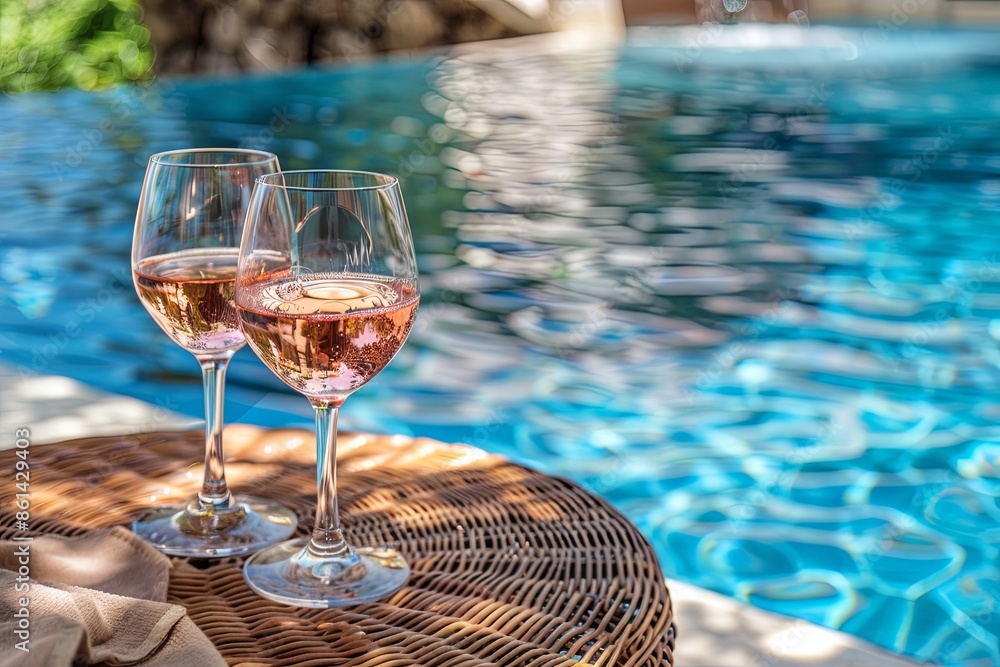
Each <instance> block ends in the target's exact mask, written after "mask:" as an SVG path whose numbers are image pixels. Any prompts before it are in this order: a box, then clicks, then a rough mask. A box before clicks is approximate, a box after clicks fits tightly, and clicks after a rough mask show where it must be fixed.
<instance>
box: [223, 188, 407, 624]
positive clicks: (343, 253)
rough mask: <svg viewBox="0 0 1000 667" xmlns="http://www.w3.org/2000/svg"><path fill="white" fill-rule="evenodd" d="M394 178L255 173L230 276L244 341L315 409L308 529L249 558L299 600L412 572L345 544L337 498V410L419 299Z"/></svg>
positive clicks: (387, 352) (346, 593) (257, 581)
mask: <svg viewBox="0 0 1000 667" xmlns="http://www.w3.org/2000/svg"><path fill="white" fill-rule="evenodd" d="M419 299H420V296H419V290H418V286H417V268H416V259H415V257H414V252H413V241H412V239H411V237H410V228H409V223H408V222H407V219H406V211H405V209H404V206H403V199H402V196H401V195H400V191H399V184H398V182H397V181H396V179H395V178H392V177H390V176H383V175H380V174H372V173H366V172H343V171H301V172H283V173H278V174H271V175H268V176H262V177H260V178H258V179H257V186H256V188H255V190H254V195H253V200H252V201H251V204H250V208H249V211H248V213H247V226H246V230H245V231H244V233H243V242H242V244H241V246H240V260H239V270H238V272H237V277H236V306H237V309H238V310H239V314H240V320H241V324H242V327H243V332H244V334H245V335H246V338H247V342H248V343H249V344H250V347H251V349H253V351H254V352H256V353H257V356H259V357H260V358H261V360H262V361H263V362H264V364H265V365H267V367H268V368H270V369H271V370H272V371H273V372H274V374H275V375H277V376H278V377H279V378H281V380H283V381H284V382H285V383H286V384H288V386H290V387H292V388H293V389H295V390H296V391H298V392H300V393H302V394H304V395H305V396H306V397H307V398H308V399H309V401H310V402H311V403H312V405H313V407H314V408H315V410H316V460H317V465H318V474H317V478H318V486H319V492H318V507H317V512H316V524H315V526H314V527H313V531H312V535H311V536H310V537H309V538H303V539H298V540H291V541H289V542H284V543H282V544H278V545H275V546H273V547H270V548H268V549H265V550H264V551H261V552H260V553H258V554H256V555H254V556H253V557H252V558H250V559H249V560H248V561H247V563H246V565H245V567H244V570H243V575H244V577H245V578H246V580H247V583H248V584H249V585H250V587H251V588H253V590H255V591H257V592H258V593H260V594H261V595H263V596H264V597H267V598H270V599H272V600H277V601H279V602H284V603H286V604H294V605H300V606H305V607H341V606H347V605H351V604H358V603H361V602H368V601H372V600H377V599H379V598H381V597H384V596H385V595H388V594H390V593H392V592H394V591H396V590H398V589H399V588H400V587H402V586H403V585H404V584H405V583H406V580H407V578H408V577H409V572H410V570H409V567H408V566H407V564H406V561H405V560H404V559H403V557H402V556H401V555H400V554H399V553H397V552H396V551H395V550H393V549H391V548H389V547H386V546H377V547H363V548H362V547H358V548H355V547H352V546H351V545H350V544H348V543H347V541H346V540H345V539H344V535H343V533H342V531H341V527H340V518H339V516H338V508H337V474H336V442H337V414H338V411H339V409H340V406H341V405H342V404H343V402H344V400H345V399H346V398H347V397H348V396H349V395H350V394H351V393H352V392H353V391H355V390H356V389H358V388H359V387H361V386H362V385H364V384H365V383H366V382H368V381H369V380H370V379H372V378H373V377H374V376H375V375H376V374H377V373H378V372H379V371H381V370H382V369H383V368H385V366H386V365H387V364H388V363H389V361H390V360H391V359H392V358H393V356H394V355H395V354H396V352H398V351H399V349H400V347H402V345H403V342H404V341H405V340H406V337H407V335H408V334H409V332H410V329H411V327H412V326H413V320H414V317H415V316H416V312H417V305H418V303H419Z"/></svg>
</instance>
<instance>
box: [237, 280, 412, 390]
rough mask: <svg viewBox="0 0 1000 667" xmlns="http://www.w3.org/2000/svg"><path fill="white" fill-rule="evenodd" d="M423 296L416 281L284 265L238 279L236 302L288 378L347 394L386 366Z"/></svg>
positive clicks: (250, 331)
mask: <svg viewBox="0 0 1000 667" xmlns="http://www.w3.org/2000/svg"><path fill="white" fill-rule="evenodd" d="M419 301H420V296H419V295H418V294H417V289H416V285H415V283H414V282H413V281H401V280H392V279H389V278H383V277H380V276H367V275H357V274H343V273H316V274H307V275H304V276H300V277H299V278H290V277H289V276H288V275H287V272H281V273H280V274H279V275H278V276H277V277H275V275H274V274H270V275H267V274H265V275H264V276H262V277H261V278H260V279H259V280H258V281H256V282H253V283H251V284H249V285H247V286H246V287H243V286H242V284H241V287H240V292H239V300H238V303H239V311H240V318H241V320H242V322H243V333H244V334H245V335H246V338H247V342H248V343H250V347H252V348H253V349H254V352H256V353H257V356H259V357H260V358H261V360H262V361H263V362H264V363H265V364H266V365H267V366H268V367H269V368H270V369H271V370H272V371H273V372H274V373H275V374H276V375H277V376H278V377H279V378H281V379H282V380H283V381H284V382H285V383H286V384H287V385H288V386H290V387H292V388H293V389H295V390H296V391H299V392H301V393H303V394H305V395H306V396H308V397H309V398H311V399H317V400H324V399H331V398H338V397H341V398H342V397H345V396H346V395H347V394H348V393H350V392H351V391H353V390H355V389H357V388H358V387H360V386H361V385H363V384H365V383H366V382H368V381H369V380H371V379H372V378H373V377H375V375H376V374H377V373H378V372H379V371H381V370H382V369H383V368H385V366H386V364H388V363H389V361H390V360H391V359H392V358H393V357H394V356H395V354H396V352H398V351H399V348H400V347H402V346H403V341H405V340H406V336H407V335H408V334H409V333H410V328H411V327H412V326H413V319H414V318H415V317H416V314H417V305H418V303H419Z"/></svg>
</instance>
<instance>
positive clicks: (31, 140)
mask: <svg viewBox="0 0 1000 667" xmlns="http://www.w3.org/2000/svg"><path fill="white" fill-rule="evenodd" d="M0 117H2V118H3V119H4V120H3V122H2V124H0V182H2V183H3V184H4V194H5V197H4V208H3V213H2V218H0V220H2V222H0V278H2V283H0V300H2V303H3V308H2V311H0V313H2V314H0V350H2V351H0V360H3V361H4V362H6V363H8V364H12V365H15V366H17V367H19V368H20V369H21V370H22V372H24V373H29V374H30V373H58V374H64V375H69V376H72V377H74V378H77V379H80V380H82V381H84V382H89V383H91V384H94V385H97V386H100V387H103V388H106V389H109V390H112V391H116V392H121V393H125V394H130V395H133V396H136V397H139V398H142V399H145V400H148V401H153V402H155V403H158V404H160V405H163V406H164V407H168V408H171V409H174V410H179V411H181V412H185V413H188V414H191V415H200V413H201V396H200V387H199V381H198V377H197V368H196V365H195V363H194V362H193V360H192V359H191V357H190V356H189V355H188V354H187V353H186V352H184V351H182V350H180V349H179V348H177V347H176V346H175V345H173V344H172V343H171V342H170V341H169V340H168V339H167V338H166V336H165V335H163V334H162V333H161V332H160V331H159V329H157V327H156V325H155V324H154V323H153V322H152V320H151V319H150V318H149V317H148V316H147V315H146V313H145V312H144V311H143V309H142V308H141V306H140V305H139V304H138V302H137V300H136V298H135V295H134V292H133V290H132V287H131V284H130V278H129V271H128V253H129V247H130V243H131V225H132V219H133V216H134V209H135V204H136V199H137V195H138V189H139V184H140V182H141V179H142V173H143V167H144V162H145V158H146V156H147V155H148V154H149V153H151V152H154V151H158V150H163V149H169V148H179V147H184V146H188V145H203V146H211V145H240V144H243V145H252V146H260V147H265V148H268V149H270V150H273V151H275V152H277V153H278V154H279V156H280V158H281V161H282V164H283V166H284V167H286V168H303V167H310V166H338V167H347V168H365V169H372V170H384V171H390V172H395V173H399V174H401V175H403V176H404V180H405V195H406V199H407V204H408V208H409V211H410V219H411V221H412V223H413V225H414V231H415V234H416V242H417V247H418V251H419V254H420V265H421V270H422V288H423V294H424V302H423V303H424V305H423V306H422V309H421V312H420V316H419V322H418V325H417V328H416V329H415V331H414V333H413V335H412V336H411V339H410V341H409V342H408V344H407V346H406V347H405V349H404V350H403V352H402V353H401V354H400V355H399V356H398V357H397V359H396V360H395V361H394V362H393V364H392V365H391V366H390V367H389V369H387V370H386V371H385V372H383V373H382V374H381V375H380V376H379V377H378V378H377V379H376V380H375V381H373V382H372V383H371V384H370V385H369V386H367V387H366V388H365V389H364V390H362V391H361V392H359V393H358V394H356V395H355V396H354V397H352V398H351V400H350V401H349V402H348V403H347V406H346V409H345V412H344V415H343V423H344V425H345V426H347V427H350V428H357V429H370V430H375V431H383V432H403V433H412V434H419V435H426V436H431V437H435V438H440V439H443V440H449V441H466V442H471V443H474V444H476V445H480V446H482V447H484V448H486V449H489V450H492V451H496V452H500V453H502V454H505V455H508V456H510V457H512V458H514V459H516V460H518V461H522V462H525V463H528V464H530V465H533V466H536V467H538V468H541V469H543V470H545V471H547V472H550V473H554V474H560V475H566V476H569V477H572V478H573V479H575V480H577V481H579V482H580V483H582V484H584V485H585V486H587V487H589V488H590V489H592V490H594V491H595V492H597V493H600V494H602V495H603V496H605V497H607V498H608V499H610V500H611V501H612V502H613V503H615V504H616V505H617V506H618V507H620V508H621V509H622V510H623V511H624V512H625V513H626V514H627V515H628V516H629V517H630V518H631V519H632V520H633V521H635V522H636V524H638V525H639V526H640V528H642V530H643V531H644V532H645V533H646V535H648V536H649V537H650V539H651V540H652V541H653V543H654V544H655V545H656V547H657V549H658V551H659V554H660V556H661V560H662V564H663V567H664V569H665V570H666V572H667V574H668V575H670V576H673V577H677V578H679V579H682V580H686V581H690V582H693V583H695V584H698V585H701V586H705V587H708V588H712V589H715V590H718V591H721V592H723V593H726V594H729V595H732V596H735V597H737V598H740V599H743V600H746V601H748V602H750V603H752V604H754V605H757V606H759V607H763V608H765V609H770V610H774V611H778V612H783V613H787V614H791V615H794V616H799V617H802V618H806V619H809V620H812V621H816V622H819V623H822V624H824V625H827V626H830V627H834V628H840V629H843V630H845V631H847V632H851V633H854V634H856V635H859V636H862V637H864V638H866V639H869V640H871V641H874V642H876V643H878V644H881V645H883V646H886V647H888V648H890V649H892V650H895V651H899V652H902V653H906V654H908V655H911V656H914V657H916V658H919V659H923V660H928V661H933V662H936V663H940V664H947V665H992V664H1000V659H998V655H1000V649H998V642H1000V639H998V637H1000V576H998V560H1000V558H998V548H1000V502H998V492H1000V405H998V403H997V401H996V399H995V397H996V396H997V393H998V390H1000V346H998V340H1000V38H998V37H997V36H996V35H995V34H987V33H962V32H921V31H911V32H906V31H897V32H890V31H887V30H867V31H862V30H838V29H832V28H813V29H812V30H811V31H810V32H808V33H804V32H798V31H796V30H778V29H772V28H760V27H752V26H744V27H742V28H732V29H726V30H723V29H721V28H719V29H707V30H705V31H702V32H684V31H672V32H667V31H658V30H646V31H640V32H635V33H633V34H632V35H630V37H629V40H628V43H627V44H625V45H624V46H622V47H616V48H603V47H602V48H586V49H584V48H571V47H567V46H566V45H565V44H562V45H560V46H559V47H558V48H556V47H555V46H549V43H548V42H544V41H543V42H531V41H529V42H523V43H519V44H515V45H513V46H511V45H502V44H498V45H495V46H490V47H482V48H479V49H468V48H466V49H464V50H456V51H454V52H448V53H444V54H441V55H439V56H434V57H431V56H428V57H424V58H420V59H417V60H398V61H386V62H377V63H373V64H366V65H360V66H350V67H344V68H339V69H329V70H314V71H308V72H293V73H289V74H278V75H268V76H254V77H246V78H242V79H239V80H198V81H188V80H175V81H167V82H161V83H159V84H157V85H155V86H154V87H152V88H150V89H148V90H145V91H137V90H132V89H119V90H114V91H111V92H109V93H106V94H101V95H90V94H84V93H79V92H73V91H64V92H60V93H57V94H46V95H25V96H19V97H8V98H2V99H0ZM227 417H228V419H229V421H246V422H252V423H263V424H271V425H274V424H286V423H302V424H308V420H309V415H308V406H307V404H306V402H305V401H304V399H301V398H300V397H297V396H293V395H290V394H289V393H288V392H287V391H286V389H285V388H284V386H283V385H281V384H279V383H278V381H277V380H275V379H274V377H273V376H272V375H271V374H270V373H269V372H268V371H267V370H266V369H264V368H263V366H262V365H261V364H260V363H259V362H258V361H257V360H256V358H255V357H254V356H253V355H252V354H251V353H250V352H248V351H244V352H241V353H240V354H239V355H237V357H236V359H235V360H234V363H233V367H232V371H231V375H230V382H229V402H228V405H227Z"/></svg>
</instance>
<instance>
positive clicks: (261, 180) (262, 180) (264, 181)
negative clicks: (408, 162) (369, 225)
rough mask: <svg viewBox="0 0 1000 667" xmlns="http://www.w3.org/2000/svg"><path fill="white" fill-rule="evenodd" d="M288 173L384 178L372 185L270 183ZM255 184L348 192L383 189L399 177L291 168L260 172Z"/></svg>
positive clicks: (356, 171)
mask: <svg viewBox="0 0 1000 667" xmlns="http://www.w3.org/2000/svg"><path fill="white" fill-rule="evenodd" d="M290 174H351V175H354V176H375V177H377V178H379V179H385V182H384V183H375V184H373V185H345V186H336V187H334V186H330V187H327V186H312V185H286V184H284V183H272V182H270V181H271V180H272V179H276V178H278V177H279V176H281V177H283V176H288V175H290ZM254 182H255V183H256V184H257V185H259V186H263V187H271V188H282V189H283V190H306V191H310V192H350V191H360V190H385V189H387V188H392V187H394V186H396V185H398V184H399V179H398V178H396V177H395V176H390V175H389V174H382V173H379V172H377V171H361V170H358V169H292V170H289V171H276V172H274V173H273V174H262V175H261V176H258V177H257V179H256V180H255V181H254Z"/></svg>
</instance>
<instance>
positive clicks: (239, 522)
mask: <svg viewBox="0 0 1000 667" xmlns="http://www.w3.org/2000/svg"><path fill="white" fill-rule="evenodd" d="M194 506H195V507H197V501H195V503H194ZM296 525H298V519H297V518H296V516H295V513H294V512H292V510H290V509H288V508H287V507H285V506H284V505H281V504H279V503H276V502H273V501H270V500H264V499H263V498H255V497H253V496H244V495H235V496H233V498H232V501H231V503H230V506H229V508H228V509H227V510H225V511H221V512H212V513H205V512H199V511H194V510H192V508H191V507H188V506H181V507H176V506H175V507H156V508H153V509H151V510H149V511H148V512H146V513H145V514H143V515H142V516H141V517H139V518H138V519H136V520H135V521H134V522H132V532H134V533H135V534H136V535H138V536H139V537H141V538H142V539H144V540H146V541H147V542H149V543H150V544H151V545H153V546H154V547H156V548H157V549H159V550H160V551H162V552H163V553H165V554H169V555H171V556H188V557H192V558H223V557H225V556H239V555H243V554H249V553H253V552H255V551H260V550H261V549H263V548H264V547H268V546H270V545H272V544H275V543H277V542H281V541H282V540H284V539H287V538H288V537H289V536H290V535H291V534H292V533H293V532H294V531H295V527H296Z"/></svg>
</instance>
